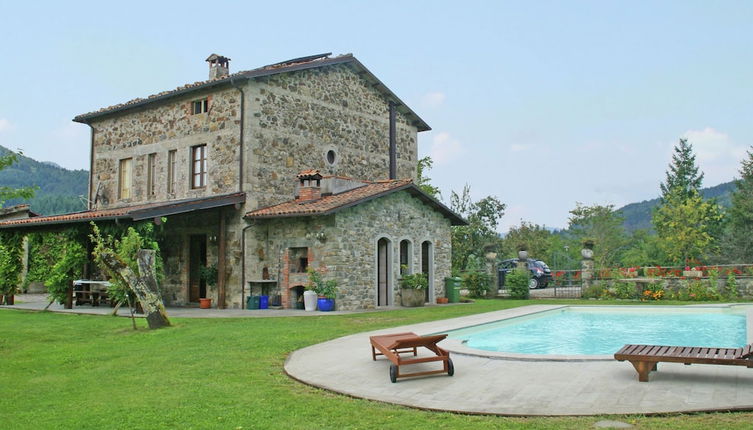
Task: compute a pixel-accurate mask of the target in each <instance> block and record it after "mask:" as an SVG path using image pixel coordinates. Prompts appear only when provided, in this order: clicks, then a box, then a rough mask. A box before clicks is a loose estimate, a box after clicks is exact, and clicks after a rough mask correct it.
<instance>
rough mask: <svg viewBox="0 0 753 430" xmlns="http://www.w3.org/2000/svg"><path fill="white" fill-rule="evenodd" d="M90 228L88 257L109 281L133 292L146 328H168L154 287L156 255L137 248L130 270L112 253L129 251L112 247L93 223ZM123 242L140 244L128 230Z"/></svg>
mask: <svg viewBox="0 0 753 430" xmlns="http://www.w3.org/2000/svg"><path fill="white" fill-rule="evenodd" d="M92 229H93V234H92V235H90V236H89V238H90V239H91V241H92V243H93V244H94V251H93V252H92V254H93V255H94V258H95V261H96V262H97V264H98V265H99V266H100V267H101V268H102V270H104V271H105V272H106V273H107V274H108V275H109V276H110V278H111V279H113V280H114V281H115V282H118V283H119V284H121V285H127V286H128V288H130V289H131V291H133V293H134V294H135V295H136V297H137V298H138V300H139V303H141V307H142V308H143V309H144V314H145V315H146V321H147V324H148V325H149V328H150V329H156V328H160V327H166V326H169V325H170V320H169V319H168V318H167V311H166V310H165V306H164V305H163V304H162V296H161V294H160V291H159V286H158V284H157V274H156V270H155V266H156V260H157V259H156V253H157V252H156V251H154V250H152V249H138V250H137V251H136V255H135V260H136V266H137V267H135V268H134V267H132V264H128V262H127V261H124V259H123V258H122V257H121V256H120V255H118V253H116V251H115V249H117V248H121V249H133V248H131V247H130V246H125V245H123V246H122V247H121V245H120V244H119V243H115V244H114V245H113V240H112V237H109V238H107V239H105V238H103V237H102V235H101V234H100V232H99V228H98V227H97V226H96V225H94V223H92ZM123 241H128V242H129V243H131V244H138V243H143V239H142V238H141V237H140V235H139V234H138V233H137V232H136V230H135V229H133V228H131V227H129V228H128V233H127V235H126V236H124V238H123ZM121 243H122V242H121ZM139 248H140V247H139Z"/></svg>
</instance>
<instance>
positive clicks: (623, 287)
mask: <svg viewBox="0 0 753 430" xmlns="http://www.w3.org/2000/svg"><path fill="white" fill-rule="evenodd" d="M614 296H615V297H616V298H618V299H635V298H636V297H637V296H638V294H636V291H635V286H634V285H633V284H631V283H630V282H615V285H614Z"/></svg>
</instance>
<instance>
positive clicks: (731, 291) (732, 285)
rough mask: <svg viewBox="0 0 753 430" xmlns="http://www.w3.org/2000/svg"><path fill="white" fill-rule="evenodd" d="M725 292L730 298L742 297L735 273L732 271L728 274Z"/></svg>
mask: <svg viewBox="0 0 753 430" xmlns="http://www.w3.org/2000/svg"><path fill="white" fill-rule="evenodd" d="M724 287H725V288H724V292H725V294H726V295H727V297H728V298H730V299H736V298H738V297H740V290H739V289H738V288H737V279H735V273H734V272H730V273H729V275H727V282H726V284H725V285H724Z"/></svg>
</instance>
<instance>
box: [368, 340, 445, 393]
mask: <svg viewBox="0 0 753 430" xmlns="http://www.w3.org/2000/svg"><path fill="white" fill-rule="evenodd" d="M446 337H447V335H446V334H440V335H435V336H418V335H416V334H415V333H410V332H408V333H395V334H386V335H381V336H371V337H369V340H370V341H371V358H372V360H375V361H376V358H377V355H384V356H385V357H387V358H388V359H389V360H390V361H391V362H392V364H391V365H390V380H391V381H392V382H397V378H405V377H408V376H423V375H434V374H439V373H447V374H448V375H450V376H452V375H453V374H454V373H455V367H454V366H453V364H452V360H451V359H450V353H449V352H448V351H446V350H444V349H442V348H440V347H438V346H437V343H438V342H439V341H441V340H443V339H444V338H446ZM419 347H424V348H426V349H428V350H429V351H431V352H433V353H434V354H435V355H434V356H430V357H418V348H419ZM377 350H379V352H377ZM409 353H413V357H417V358H403V357H401V356H400V354H409ZM431 361H441V362H442V370H429V371H423V372H413V373H400V366H405V365H407V364H417V363H428V362H431Z"/></svg>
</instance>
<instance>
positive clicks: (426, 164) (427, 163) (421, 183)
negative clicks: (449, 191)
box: [416, 156, 442, 200]
mask: <svg viewBox="0 0 753 430" xmlns="http://www.w3.org/2000/svg"><path fill="white" fill-rule="evenodd" d="M433 165H434V161H432V159H431V157H429V156H426V157H424V158H422V159H420V160H418V166H417V168H416V185H418V188H420V189H421V191H423V192H425V193H426V194H428V195H430V196H432V197H434V198H435V199H437V200H439V199H441V198H442V192H441V191H439V188H438V187H435V186H434V185H431V183H430V181H431V178H429V177H428V176H424V174H425V173H426V172H427V171H428V170H431V167H432V166H433Z"/></svg>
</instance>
